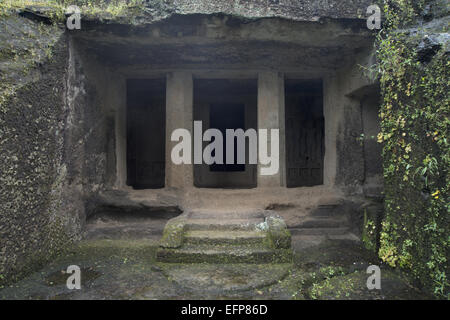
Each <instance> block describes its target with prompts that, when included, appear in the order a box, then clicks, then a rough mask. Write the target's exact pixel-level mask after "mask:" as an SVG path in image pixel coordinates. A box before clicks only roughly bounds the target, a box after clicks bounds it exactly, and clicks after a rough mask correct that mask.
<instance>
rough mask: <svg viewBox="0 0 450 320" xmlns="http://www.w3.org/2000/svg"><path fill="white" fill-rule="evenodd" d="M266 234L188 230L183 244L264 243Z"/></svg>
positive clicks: (240, 231)
mask: <svg viewBox="0 0 450 320" xmlns="http://www.w3.org/2000/svg"><path fill="white" fill-rule="evenodd" d="M265 239H266V234H265V233H264V232H258V231H242V230H239V231H235V230H230V231H210V230H207V231H206V230H205V231H188V232H187V233H186V234H185V235H184V243H185V244H211V245H217V244H234V245H239V244H264V240H265Z"/></svg>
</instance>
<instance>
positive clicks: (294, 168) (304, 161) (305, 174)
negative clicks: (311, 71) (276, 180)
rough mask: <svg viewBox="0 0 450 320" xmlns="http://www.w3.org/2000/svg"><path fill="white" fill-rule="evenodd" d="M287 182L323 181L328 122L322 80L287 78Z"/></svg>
mask: <svg viewBox="0 0 450 320" xmlns="http://www.w3.org/2000/svg"><path fill="white" fill-rule="evenodd" d="M285 98H286V99H285V103H286V106H285V108H286V111H285V114H286V173H287V175H286V185H287V187H288V188H294V187H304V186H315V185H321V184H323V160H324V154H325V142H324V137H325V131H324V128H325V121H324V116H323V92H322V81H320V80H308V81H306V80H289V79H288V80H286V82H285Z"/></svg>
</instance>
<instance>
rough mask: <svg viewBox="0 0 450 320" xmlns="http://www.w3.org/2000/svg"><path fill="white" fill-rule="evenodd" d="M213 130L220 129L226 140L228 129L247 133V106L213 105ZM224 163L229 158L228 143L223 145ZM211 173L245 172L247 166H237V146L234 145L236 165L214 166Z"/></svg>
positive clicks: (211, 112) (211, 115)
mask: <svg viewBox="0 0 450 320" xmlns="http://www.w3.org/2000/svg"><path fill="white" fill-rule="evenodd" d="M209 123H210V127H211V128H216V129H219V130H220V132H222V136H223V137H224V138H225V132H226V129H235V130H236V129H243V130H244V131H245V105H244V104H224V103H217V104H212V105H211V107H210V113H209ZM223 158H224V162H225V159H226V158H227V148H226V143H225V142H224V144H223ZM209 168H210V170H211V171H222V172H225V171H229V172H231V171H245V164H237V144H235V145H234V164H212V165H210V166H209Z"/></svg>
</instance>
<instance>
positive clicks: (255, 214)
mask: <svg viewBox="0 0 450 320" xmlns="http://www.w3.org/2000/svg"><path fill="white" fill-rule="evenodd" d="M189 219H222V220H223V219H235V220H236V219H245V220H249V219H264V212H261V211H234V212H233V211H229V212H228V211H223V212H211V211H192V212H190V213H189Z"/></svg>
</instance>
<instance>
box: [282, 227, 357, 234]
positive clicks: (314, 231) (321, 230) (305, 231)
mask: <svg viewBox="0 0 450 320" xmlns="http://www.w3.org/2000/svg"><path fill="white" fill-rule="evenodd" d="M348 230H349V229H348V228H347V227H340V228H289V231H290V232H291V234H292V235H295V236H297V235H300V236H328V235H343V234H346V233H347V232H348Z"/></svg>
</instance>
